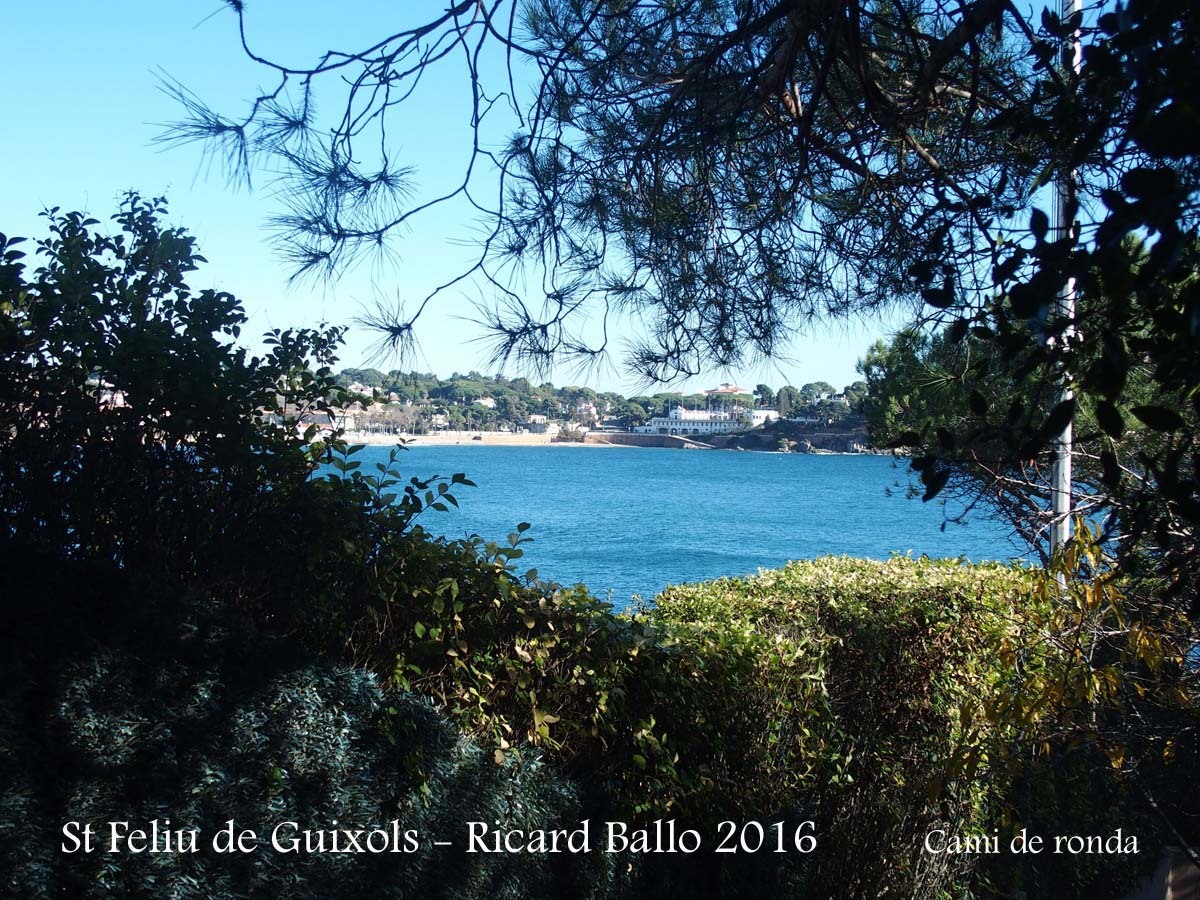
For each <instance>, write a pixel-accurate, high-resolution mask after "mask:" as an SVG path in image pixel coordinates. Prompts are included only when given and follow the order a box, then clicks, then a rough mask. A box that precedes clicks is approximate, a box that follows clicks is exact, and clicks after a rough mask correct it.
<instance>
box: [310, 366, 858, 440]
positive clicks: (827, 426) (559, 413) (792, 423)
mask: <svg viewBox="0 0 1200 900" xmlns="http://www.w3.org/2000/svg"><path fill="white" fill-rule="evenodd" d="M338 382H339V384H340V385H341V386H342V387H343V388H345V389H346V390H347V392H348V395H349V402H347V403H345V404H344V405H342V406H340V407H338V408H336V409H334V410H333V411H332V412H331V414H330V415H329V416H327V417H321V416H316V417H312V418H311V420H310V422H309V424H316V425H317V426H318V428H322V429H324V428H333V427H338V428H344V429H345V430H346V431H347V432H350V433H352V434H360V435H369V436H380V437H384V436H388V435H397V436H399V435H415V436H420V435H431V436H436V435H439V434H443V435H444V434H455V433H492V434H507V435H542V436H545V437H546V438H548V439H550V440H582V439H583V436H584V435H593V436H595V435H620V434H631V435H658V436H679V437H694V438H698V439H706V438H709V437H714V436H718V435H730V434H736V433H741V432H747V431H750V430H752V429H762V428H764V427H766V426H770V425H774V426H776V427H777V428H778V427H780V426H781V425H782V426H784V427H785V429H787V430H788V431H789V433H790V432H791V431H795V430H796V429H799V430H801V431H803V430H806V429H807V430H815V431H835V432H853V431H858V430H860V429H861V427H862V414H861V404H862V400H863V398H864V397H865V396H866V391H867V385H866V383H865V382H862V381H857V382H854V383H853V384H850V385H846V386H845V387H843V388H842V389H841V390H840V391H839V390H837V389H835V388H834V387H833V385H831V384H829V383H828V382H825V381H817V382H812V383H809V384H804V385H802V386H801V387H799V388H797V387H794V386H792V385H785V386H783V387H781V388H779V389H778V391H776V390H775V389H773V388H771V387H770V386H768V385H766V384H759V385H757V386H756V387H755V388H753V389H749V388H745V387H742V386H740V385H736V384H730V383H723V384H720V385H718V386H716V387H714V388H711V389H709V390H705V391H701V392H699V393H693V394H684V393H682V392H659V393H655V394H652V395H638V396H634V397H624V396H622V395H620V394H617V393H613V392H597V391H594V390H592V389H591V388H586V387H575V386H566V387H555V386H554V385H553V384H551V383H549V382H544V383H542V384H539V385H534V384H533V383H531V382H530V381H529V380H528V379H527V378H511V379H510V378H506V377H504V376H502V375H494V376H488V375H481V374H480V373H478V372H470V373H468V374H466V375H460V374H458V373H455V374H453V375H451V376H450V377H449V378H447V379H440V378H438V377H437V376H435V375H431V374H424V373H416V372H408V373H403V372H399V371H393V372H388V373H383V372H380V371H379V370H377V369H346V370H343V371H342V372H341V373H340V374H339V376H338Z"/></svg>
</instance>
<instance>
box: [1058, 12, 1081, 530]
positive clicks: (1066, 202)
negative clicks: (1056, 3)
mask: <svg viewBox="0 0 1200 900" xmlns="http://www.w3.org/2000/svg"><path fill="white" fill-rule="evenodd" d="M1082 9H1083V4H1082V0H1062V2H1061V13H1060V14H1061V16H1062V20H1063V21H1064V22H1066V21H1067V20H1068V19H1069V18H1070V17H1071V16H1073V15H1075V14H1076V13H1079V12H1081V11H1082ZM1070 47H1071V68H1072V70H1073V71H1074V72H1075V74H1077V75H1078V74H1079V66H1080V61H1081V57H1082V51H1081V48H1080V45H1079V32H1078V30H1076V31H1075V32H1074V33H1073V34H1072V36H1071V44H1070ZM1055 186H1056V190H1055V195H1056V196H1055V204H1054V234H1055V237H1057V238H1058V239H1059V240H1062V239H1065V238H1069V237H1071V235H1072V234H1073V233H1074V225H1075V223H1074V221H1073V217H1072V214H1071V211H1072V207H1073V206H1074V199H1075V198H1074V194H1075V173H1074V171H1071V170H1067V171H1063V172H1060V173H1059V177H1058V179H1057V181H1056V182H1055ZM1054 311H1055V314H1056V315H1055V318H1057V319H1059V320H1061V321H1066V322H1067V323H1072V322H1073V321H1074V319H1075V279H1074V278H1068V279H1067V281H1066V283H1065V284H1064V285H1063V286H1062V289H1061V290H1060V291H1059V292H1058V298H1057V302H1056V303H1055V305H1054ZM1074 331H1075V329H1074V326H1073V325H1071V324H1068V325H1067V327H1066V328H1065V329H1064V331H1063V333H1062V340H1063V342H1064V343H1069V342H1070V340H1071V338H1072V337H1073V336H1074ZM1074 396H1075V395H1074V392H1073V391H1072V390H1071V383H1070V376H1069V375H1065V374H1064V376H1063V385H1062V390H1061V392H1060V394H1059V400H1060V401H1061V402H1065V401H1068V400H1071V399H1073V397H1074ZM1073 437H1074V435H1073V426H1072V423H1071V421H1070V420H1068V421H1067V424H1066V425H1065V426H1063V430H1062V432H1061V433H1059V435H1058V437H1057V438H1056V439H1055V441H1054V464H1053V465H1052V466H1051V469H1050V498H1051V521H1050V552H1051V553H1052V554H1053V553H1057V552H1058V551H1059V550H1061V549H1062V547H1063V545H1065V544H1066V543H1067V541H1068V540H1070V538H1071V448H1072V443H1073Z"/></svg>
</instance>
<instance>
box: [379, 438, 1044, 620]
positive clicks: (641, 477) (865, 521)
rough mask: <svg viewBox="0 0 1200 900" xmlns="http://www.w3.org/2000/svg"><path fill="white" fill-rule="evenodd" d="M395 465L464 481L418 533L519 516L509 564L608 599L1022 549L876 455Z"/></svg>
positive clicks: (408, 460) (498, 459)
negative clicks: (855, 561)
mask: <svg viewBox="0 0 1200 900" xmlns="http://www.w3.org/2000/svg"><path fill="white" fill-rule="evenodd" d="M388 452H389V448H387V447H379V446H375V447H366V448H364V449H363V450H362V451H361V452H360V454H359V456H358V457H357V458H358V459H361V460H362V463H363V465H362V469H363V471H364V472H372V471H374V463H376V462H382V461H385V460H386V458H387V455H388ZM400 468H401V472H402V474H403V475H404V477H405V479H407V478H409V477H412V476H417V477H421V478H425V477H428V476H431V475H435V474H437V475H443V476H449V475H451V474H453V473H455V472H463V473H465V474H466V476H467V477H468V478H470V479H471V480H472V481H474V482H475V483H476V485H477V487H474V488H470V487H458V488H456V489H455V490H454V495H455V497H456V499H457V500H458V501H459V504H460V507H459V508H458V509H454V508H451V509H450V511H449V512H445V513H442V512H439V511H437V510H426V511H425V512H423V513H422V514H421V517H420V519H419V521H420V523H421V524H422V525H423V526H424V527H425V528H426V529H427V530H429V531H430V532H432V533H434V534H439V535H446V536H447V537H451V538H456V537H464V536H467V535H470V534H478V535H480V536H481V537H483V538H485V539H486V540H494V541H498V542H501V543H503V542H504V541H505V539H506V536H507V535H508V534H509V533H510V532H511V531H513V530H514V529H515V528H516V525H517V523H518V522H529V523H530V524H531V525H532V528H531V529H530V530H529V531H528V532H526V534H527V536H528V537H531V538H532V539H533V540H532V542H530V543H528V544H525V545H523V546H524V549H525V551H526V552H525V556H524V557H523V558H522V559H520V560H517V567H518V570H519V571H520V572H524V571H525V570H526V569H528V568H531V567H532V568H536V569H537V570H538V572H539V574H540V576H541V577H542V578H545V579H550V580H554V581H558V582H562V583H565V584H574V583H576V582H583V583H584V584H586V585H587V586H588V587H589V588H591V589H592V590H593V591H594V592H596V593H597V594H599V595H600V596H606V595H607V596H608V597H609V599H611V601H612V602H613V603H614V604H615V605H616V606H618V607H623V606H625V605H627V604H628V603H629V601H630V598H631V597H632V596H633V595H635V594H637V595H640V596H642V597H645V598H650V597H653V596H654V594H656V593H658V592H659V591H660V590H662V589H663V587H665V586H666V585H668V584H679V583H684V582H692V581H705V580H708V579H712V578H718V577H720V576H723V575H747V574H752V573H755V572H757V571H758V569H760V568H776V567H778V566H781V565H783V564H784V563H785V562H787V561H788V560H792V559H808V558H812V557H816V556H823V555H826V554H834V555H842V554H845V555H848V556H864V557H871V558H877V559H881V558H887V557H888V556H890V555H891V554H893V553H911V554H913V555H914V556H919V555H922V554H925V555H929V556H935V557H964V558H966V559H969V560H973V561H981V560H1007V559H1010V558H1015V557H1020V556H1021V555H1022V554H1023V552H1024V551H1023V549H1022V547H1021V546H1020V545H1019V544H1017V543H1015V542H1014V541H1013V540H1012V539H1011V537H1010V532H1009V530H1008V529H1007V527H1005V526H1004V525H1002V524H1001V523H999V522H997V521H995V520H991V519H989V518H988V517H987V516H985V515H984V514H983V513H981V512H973V513H972V514H971V516H970V519H969V522H968V524H966V525H961V524H956V523H946V510H944V509H943V508H942V504H941V503H939V502H937V501H935V502H932V503H921V502H920V501H919V500H910V499H907V498H905V497H904V496H903V490H902V488H900V489H898V488H897V487H896V483H897V482H899V483H900V485H901V486H902V485H903V484H904V483H905V482H906V474H905V468H906V467H905V464H904V463H903V462H902V461H901V462H899V463H897V461H896V460H893V459H892V458H890V457H885V456H870V455H847V456H837V455H806V454H781V453H738V452H725V451H695V450H659V449H643V448H635V447H620V448H615V447H592V446H579V445H575V446H563V445H557V446H556V445H551V446H542V447H503V446H454V445H449V446H434V445H426V446H421V445H416V446H412V447H410V448H409V449H408V450H407V451H405V452H404V453H402V454H401V456H400ZM889 488H891V489H892V490H893V491H896V493H895V494H894V495H893V496H888V490H889ZM950 511H951V512H957V510H956V509H954V508H953V507H951V509H950ZM943 525H944V527H943Z"/></svg>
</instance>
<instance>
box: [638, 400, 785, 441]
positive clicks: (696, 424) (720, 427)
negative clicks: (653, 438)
mask: <svg viewBox="0 0 1200 900" xmlns="http://www.w3.org/2000/svg"><path fill="white" fill-rule="evenodd" d="M778 417H779V414H778V413H776V412H775V410H773V409H749V410H747V409H742V408H741V407H740V406H735V407H733V408H731V409H719V410H712V409H684V408H683V407H682V406H676V407H675V408H674V409H672V410H671V411H670V412H669V413H668V414H667V415H665V416H655V417H654V418H652V419H651V420H650V421H649V422H647V423H646V424H645V425H642V426H641V427H639V428H636V429H634V430H635V431H638V432H640V433H642V434H676V435H706V434H729V433H730V432H734V431H746V430H747V429H749V428H757V427H759V426H761V425H765V424H766V423H767V422H769V421H772V420H774V419H777V418H778Z"/></svg>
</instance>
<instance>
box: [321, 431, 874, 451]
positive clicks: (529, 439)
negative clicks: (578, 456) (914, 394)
mask: <svg viewBox="0 0 1200 900" xmlns="http://www.w3.org/2000/svg"><path fill="white" fill-rule="evenodd" d="M344 437H345V440H346V441H347V442H348V443H351V444H364V445H366V446H368V447H393V446H396V445H397V444H398V443H399V442H400V441H404V443H405V445H406V446H408V447H456V446H457V447H595V448H614V447H616V448H629V447H633V448H634V449H653V450H660V449H662V450H673V449H682V448H678V447H662V446H654V445H651V444H645V445H638V444H624V443H618V442H609V441H555V440H552V439H551V436H550V435H548V434H513V433H511V432H504V431H446V432H437V433H433V434H417V435H413V434H374V433H370V432H346V433H345V435H344ZM706 449H713V450H724V451H725V452H727V453H770V454H776V455H779V456H887V455H891V454H890V451H888V452H880V451H878V450H874V451H873V450H867V451H841V450H825V449H814V450H811V451H808V452H806V453H798V452H796V451H781V450H767V449H753V448H749V447H712V448H706Z"/></svg>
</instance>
